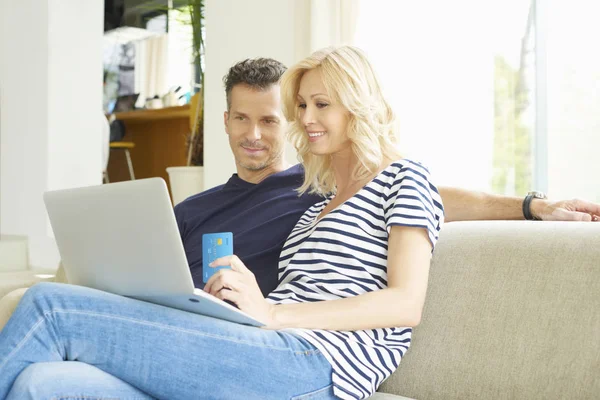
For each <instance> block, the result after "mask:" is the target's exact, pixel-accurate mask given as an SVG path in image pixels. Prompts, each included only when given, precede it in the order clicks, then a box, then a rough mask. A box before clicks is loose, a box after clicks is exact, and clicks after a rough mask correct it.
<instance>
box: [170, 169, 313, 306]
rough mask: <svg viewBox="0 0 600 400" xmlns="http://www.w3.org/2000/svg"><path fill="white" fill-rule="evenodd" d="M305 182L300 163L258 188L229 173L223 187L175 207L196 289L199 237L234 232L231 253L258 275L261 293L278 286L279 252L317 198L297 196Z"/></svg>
mask: <svg viewBox="0 0 600 400" xmlns="http://www.w3.org/2000/svg"><path fill="white" fill-rule="evenodd" d="M303 179H304V170H303V168H302V166H301V165H300V164H298V165H295V166H293V167H291V168H289V169H287V170H285V171H282V172H279V173H277V174H273V175H271V176H269V177H268V178H266V179H265V180H263V181H262V182H260V183H258V184H254V183H249V182H246V181H244V180H242V179H240V178H239V177H238V175H237V174H233V175H232V177H231V178H230V179H229V181H227V183H226V184H225V185H221V186H217V187H215V188H212V189H209V190H207V191H204V192H202V193H198V194H197V195H194V196H192V197H189V198H188V199H186V200H184V201H182V202H181V203H179V204H178V205H177V206H175V217H176V218H177V224H178V225H179V232H180V234H181V239H182V240H183V246H184V248H185V253H186V256H187V260H188V264H189V265H190V269H191V271H192V277H193V279H194V285H195V286H196V287H198V288H202V287H204V283H203V282H202V235H203V234H205V233H216V232H232V233H233V252H234V253H235V254H236V255H237V256H238V257H239V258H240V259H241V260H242V262H243V263H244V264H245V265H246V266H247V267H248V269H250V270H251V271H252V272H253V273H254V275H255V276H256V280H257V281H258V285H259V286H260V289H261V291H262V293H263V295H265V296H266V295H267V294H269V293H270V292H271V291H273V289H275V287H277V281H278V277H277V265H278V263H279V253H280V252H281V248H282V247H283V244H284V243H285V240H286V239H287V237H288V235H289V234H290V232H291V231H292V229H293V228H294V226H295V225H296V222H298V219H300V217H301V216H302V214H304V212H305V211H306V210H307V209H308V208H309V207H310V206H312V205H313V204H315V203H318V202H319V201H322V200H324V199H323V198H322V197H319V196H316V195H308V194H304V195H302V196H300V197H299V196H298V192H296V191H295V189H297V188H298V187H300V185H301V184H302V181H303Z"/></svg>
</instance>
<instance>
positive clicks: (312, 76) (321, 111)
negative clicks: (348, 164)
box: [297, 69, 351, 155]
mask: <svg viewBox="0 0 600 400" xmlns="http://www.w3.org/2000/svg"><path fill="white" fill-rule="evenodd" d="M297 101H298V107H299V108H300V110H299V118H300V122H301V123H302V126H303V127H304V131H305V132H306V135H307V136H308V142H309V145H310V151H311V152H312V153H313V154H317V155H332V154H339V153H342V152H350V151H351V150H350V139H348V134H347V128H348V120H349V118H350V115H349V112H348V111H347V110H346V109H345V108H344V107H343V106H342V105H341V104H336V103H334V102H333V101H332V99H331V98H330V97H329V96H328V94H327V90H326V89H325V85H323V80H322V79H321V71H320V70H319V69H312V70H310V71H307V72H306V73H304V75H303V76H302V79H301V80H300V89H299V91H298V99H297Z"/></svg>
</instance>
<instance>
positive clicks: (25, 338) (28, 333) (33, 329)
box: [0, 316, 46, 369]
mask: <svg viewBox="0 0 600 400" xmlns="http://www.w3.org/2000/svg"><path fill="white" fill-rule="evenodd" d="M44 317H45V316H44ZM45 322H46V320H45V318H40V319H39V320H37V321H36V323H35V324H33V326H32V327H31V329H29V331H28V332H27V334H26V335H25V337H24V338H23V339H21V341H20V342H19V343H18V344H17V345H16V346H15V348H14V349H13V350H12V351H11V352H10V353H9V354H8V356H6V359H5V360H4V361H3V362H2V363H1V364H0V369H2V368H3V367H4V365H5V364H6V363H7V362H8V360H10V359H11V358H12V357H13V356H14V355H15V354H16V353H17V352H18V351H19V350H20V349H21V347H23V346H24V345H25V343H26V342H27V341H28V340H29V339H31V337H32V336H33V333H34V332H35V331H36V330H37V329H38V328H39V327H40V325H42V324H43V323H45Z"/></svg>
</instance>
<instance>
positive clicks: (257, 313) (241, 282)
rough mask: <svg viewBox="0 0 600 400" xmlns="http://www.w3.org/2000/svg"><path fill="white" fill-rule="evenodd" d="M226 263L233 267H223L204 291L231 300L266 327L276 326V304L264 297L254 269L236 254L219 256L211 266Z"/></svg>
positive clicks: (212, 277)
mask: <svg viewBox="0 0 600 400" xmlns="http://www.w3.org/2000/svg"><path fill="white" fill-rule="evenodd" d="M226 265H229V266H231V269H221V270H219V271H218V272H217V273H216V274H214V275H213V276H211V277H210V279H209V280H208V282H206V286H204V291H205V292H207V293H210V294H212V295H213V296H215V297H217V298H219V299H221V300H228V301H231V302H232V303H234V304H235V305H237V306H238V308H239V309H240V310H242V311H244V312H245V313H247V314H248V315H250V316H252V317H254V318H256V319H257V320H259V321H261V322H262V323H264V324H265V325H266V326H265V328H270V327H273V326H275V319H274V314H275V312H274V308H275V306H274V305H273V304H270V303H268V302H267V301H266V300H265V298H264V297H263V295H262V292H261V291H260V288H259V287H258V283H256V278H255V277H254V274H253V273H252V271H250V270H249V269H248V268H247V267H246V266H245V265H244V263H243V262H242V261H241V260H240V259H239V258H238V257H237V256H235V255H233V256H227V257H221V258H218V259H216V260H215V261H213V262H212V263H211V264H210V266H211V267H219V266H226Z"/></svg>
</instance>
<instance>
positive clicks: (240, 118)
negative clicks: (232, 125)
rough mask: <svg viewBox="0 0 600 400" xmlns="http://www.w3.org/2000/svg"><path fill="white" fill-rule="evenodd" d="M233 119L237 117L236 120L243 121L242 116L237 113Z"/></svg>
mask: <svg viewBox="0 0 600 400" xmlns="http://www.w3.org/2000/svg"><path fill="white" fill-rule="evenodd" d="M235 119H237V120H238V121H243V120H244V117H242V116H241V115H238V116H237V117H235Z"/></svg>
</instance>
